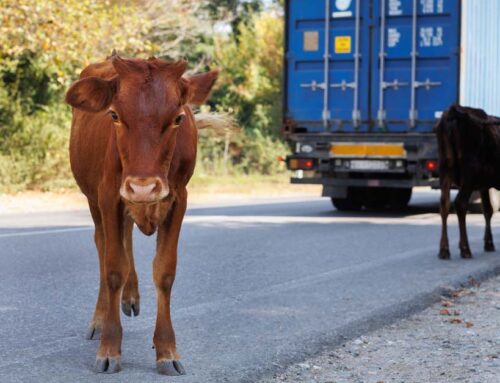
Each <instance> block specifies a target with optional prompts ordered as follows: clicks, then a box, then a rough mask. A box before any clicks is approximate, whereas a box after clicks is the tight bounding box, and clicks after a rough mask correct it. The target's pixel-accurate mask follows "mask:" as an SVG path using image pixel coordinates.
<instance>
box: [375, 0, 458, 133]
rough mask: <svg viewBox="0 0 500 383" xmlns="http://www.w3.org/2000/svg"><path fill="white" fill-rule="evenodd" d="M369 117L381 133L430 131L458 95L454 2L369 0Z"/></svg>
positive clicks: (456, 7) (454, 0) (455, 12)
mask: <svg viewBox="0 0 500 383" xmlns="http://www.w3.org/2000/svg"><path fill="white" fill-rule="evenodd" d="M373 6H374V8H373V9H374V18H375V20H376V23H375V25H376V28H375V31H376V33H375V36H377V37H378V38H374V43H373V47H374V50H373V53H372V57H373V70H372V89H371V93H372V100H373V101H374V105H376V108H373V119H374V121H376V125H377V127H378V129H379V130H381V131H412V130H413V131H422V132H424V131H431V130H432V127H433V125H434V124H435V121H436V118H439V116H440V115H441V112H442V111H443V110H444V109H446V108H447V107H448V106H449V105H450V104H452V103H454V102H456V101H457V99H458V64H459V12H460V2H459V0H373Z"/></svg>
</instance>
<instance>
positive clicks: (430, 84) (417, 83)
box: [413, 79, 441, 90]
mask: <svg viewBox="0 0 500 383" xmlns="http://www.w3.org/2000/svg"><path fill="white" fill-rule="evenodd" d="M440 85H441V82H440V81H431V80H430V79H426V80H425V81H423V82H421V81H415V82H414V84H413V86H414V87H415V88H419V87H421V86H423V87H425V89H427V90H429V89H431V87H433V86H440Z"/></svg>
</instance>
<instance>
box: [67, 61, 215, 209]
mask: <svg viewBox="0 0 500 383" xmlns="http://www.w3.org/2000/svg"><path fill="white" fill-rule="evenodd" d="M110 60H111V63H112V66H113V68H114V72H116V75H115V76H114V77H112V78H111V79H109V80H105V79H102V78H100V77H92V76H90V77H85V78H83V79H81V80H79V81H77V82H75V83H74V84H73V85H72V86H71V88H70V89H69V90H68V92H67V94H66V101H67V102H68V103H69V104H70V105H71V106H73V107H74V108H77V109H81V110H83V111H86V112H90V113H105V114H106V115H105V116H103V118H108V119H109V121H110V126H113V127H114V129H115V131H116V143H117V148H118V153H119V157H120V161H121V166H122V181H121V182H122V184H121V187H120V194H121V196H122V197H123V198H124V199H126V200H128V201H130V202H135V203H140V202H155V201H160V200H162V199H163V198H165V197H166V196H167V195H168V194H169V185H168V180H167V175H168V172H169V169H170V164H171V162H172V157H173V154H174V149H175V145H176V137H177V132H178V131H179V130H180V129H183V128H186V126H187V124H190V123H192V121H191V122H190V121H188V119H187V118H186V115H185V110H186V108H185V105H186V104H201V103H203V102H204V101H205V99H206V98H207V97H208V94H209V93H210V90H211V88H212V86H213V84H214V82H215V80H216V79H217V74H218V73H217V71H211V72H206V73H202V74H198V75H194V76H192V77H188V78H183V77H182V75H183V74H184V72H185V70H186V66H187V63H186V61H183V60H181V61H175V62H168V61H163V60H159V59H156V58H150V59H148V60H139V59H122V58H120V57H118V56H117V55H113V56H112V57H111V58H110ZM111 123H112V124H111Z"/></svg>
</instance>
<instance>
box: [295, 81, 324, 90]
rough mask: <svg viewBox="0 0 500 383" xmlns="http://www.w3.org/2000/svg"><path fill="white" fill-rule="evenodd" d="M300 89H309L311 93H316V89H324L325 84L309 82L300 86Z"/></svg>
mask: <svg viewBox="0 0 500 383" xmlns="http://www.w3.org/2000/svg"><path fill="white" fill-rule="evenodd" d="M300 87H301V88H311V90H312V91H316V90H317V89H318V88H319V89H325V88H326V87H325V83H324V82H319V83H318V82H316V81H314V80H313V81H311V82H310V83H309V84H300Z"/></svg>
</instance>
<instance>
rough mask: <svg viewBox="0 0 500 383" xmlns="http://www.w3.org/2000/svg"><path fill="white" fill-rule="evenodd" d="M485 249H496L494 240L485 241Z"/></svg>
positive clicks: (489, 250)
mask: <svg viewBox="0 0 500 383" xmlns="http://www.w3.org/2000/svg"><path fill="white" fill-rule="evenodd" d="M484 251H488V252H491V251H495V245H494V244H493V242H485V243H484Z"/></svg>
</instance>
